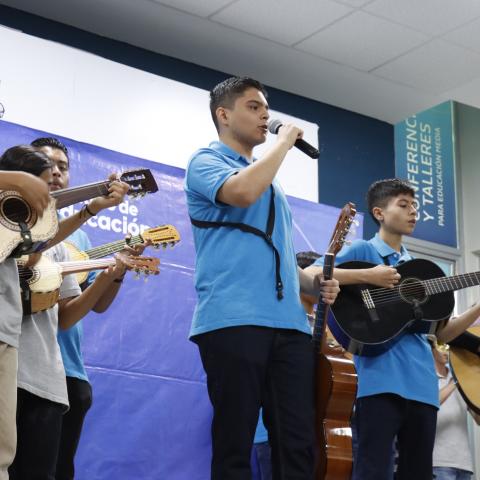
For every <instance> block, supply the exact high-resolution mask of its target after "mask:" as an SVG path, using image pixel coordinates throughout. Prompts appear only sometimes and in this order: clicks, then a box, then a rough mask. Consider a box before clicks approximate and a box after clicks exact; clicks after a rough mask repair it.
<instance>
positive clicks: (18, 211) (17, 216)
mask: <svg viewBox="0 0 480 480" xmlns="http://www.w3.org/2000/svg"><path fill="white" fill-rule="evenodd" d="M2 210H3V214H4V216H5V217H6V218H7V219H8V220H10V221H11V222H12V223H19V222H24V223H28V221H29V220H30V208H29V207H28V205H27V204H26V203H25V202H23V201H22V200H20V199H19V198H7V199H6V200H5V201H4V202H3V205H2Z"/></svg>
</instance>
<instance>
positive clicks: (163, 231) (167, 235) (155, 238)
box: [140, 225, 180, 248]
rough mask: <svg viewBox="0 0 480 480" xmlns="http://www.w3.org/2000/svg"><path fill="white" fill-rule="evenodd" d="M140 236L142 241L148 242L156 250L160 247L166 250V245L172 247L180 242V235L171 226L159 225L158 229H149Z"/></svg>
mask: <svg viewBox="0 0 480 480" xmlns="http://www.w3.org/2000/svg"><path fill="white" fill-rule="evenodd" d="M140 235H141V237H142V238H143V240H144V241H146V240H149V241H150V243H151V244H152V245H153V246H154V247H156V248H158V247H160V245H161V246H162V247H163V248H166V247H167V245H170V246H171V247H173V246H175V244H176V243H178V242H179V241H180V234H179V233H178V231H177V229H176V228H175V227H174V226H173V225H159V226H158V227H153V228H149V229H147V230H144V231H143V232H142V233H141V234H140Z"/></svg>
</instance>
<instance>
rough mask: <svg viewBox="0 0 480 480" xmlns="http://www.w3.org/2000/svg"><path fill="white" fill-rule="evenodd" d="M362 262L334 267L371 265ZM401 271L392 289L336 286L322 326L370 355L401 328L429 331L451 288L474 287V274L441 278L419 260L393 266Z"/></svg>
mask: <svg viewBox="0 0 480 480" xmlns="http://www.w3.org/2000/svg"><path fill="white" fill-rule="evenodd" d="M375 266H376V265H373V264H371V263H367V262H347V263H343V264H341V265H338V267H337V268H351V269H358V268H373V267H375ZM395 268H396V269H397V271H398V273H399V274H400V275H401V279H400V282H399V284H398V285H396V286H395V287H394V288H380V287H376V286H373V285H367V284H357V285H342V288H341V291H340V293H339V295H338V297H337V299H336V300H335V304H334V305H333V306H332V309H331V311H332V313H333V315H330V316H329V319H328V325H329V327H330V330H331V332H332V334H333V335H334V337H335V338H336V340H337V341H338V342H339V343H340V344H341V345H342V347H343V348H345V349H346V350H348V351H349V352H351V353H354V354H356V355H365V356H375V355H379V354H381V353H383V352H385V351H386V350H388V349H389V348H390V347H391V346H392V345H393V344H394V343H395V342H397V341H398V340H399V338H400V335H401V334H402V333H403V332H404V331H407V330H408V331H409V332H413V333H435V330H436V328H437V326H438V322H440V321H443V320H448V319H449V318H450V316H451V314H452V312H453V308H454V306H455V298H454V295H453V292H454V291H455V290H460V289H463V288H467V287H473V286H475V285H480V272H472V273H465V274H460V275H453V276H449V277H446V276H445V274H444V273H443V271H442V269H441V268H440V267H439V266H438V265H436V264H435V263H433V262H431V261H430V260H425V259H415V260H410V261H408V262H405V263H403V264H401V265H398V266H396V267H395Z"/></svg>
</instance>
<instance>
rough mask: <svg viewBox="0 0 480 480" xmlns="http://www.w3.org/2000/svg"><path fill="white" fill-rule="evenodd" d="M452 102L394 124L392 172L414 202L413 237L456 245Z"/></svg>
mask: <svg viewBox="0 0 480 480" xmlns="http://www.w3.org/2000/svg"><path fill="white" fill-rule="evenodd" d="M453 108H454V105H453V102H451V101H448V102H445V103H442V104H440V105H437V106H436V107H433V108H430V109H428V110H425V111H424V112H421V113H417V114H416V115H413V116H411V117H409V118H407V119H406V120H405V121H403V122H400V123H398V124H396V125H395V174H396V176H397V177H399V178H403V179H408V180H409V182H410V184H411V185H412V187H413V188H414V189H415V192H416V193H415V196H416V198H417V201H418V207H419V208H418V216H417V220H418V221H417V226H416V228H415V232H414V234H413V237H415V238H419V239H422V240H429V241H430V242H435V243H440V244H443V245H448V246H451V247H457V246H458V245H457V219H456V218H457V217H456V201H455V195H456V192H455V149H454V126H453Z"/></svg>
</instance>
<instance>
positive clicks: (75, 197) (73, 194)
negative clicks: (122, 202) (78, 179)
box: [50, 181, 110, 208]
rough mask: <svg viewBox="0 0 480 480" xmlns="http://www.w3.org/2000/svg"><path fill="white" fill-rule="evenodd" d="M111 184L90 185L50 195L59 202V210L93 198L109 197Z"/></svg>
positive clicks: (106, 182) (104, 182)
mask: <svg viewBox="0 0 480 480" xmlns="http://www.w3.org/2000/svg"><path fill="white" fill-rule="evenodd" d="M109 184H110V182H109V181H102V182H95V183H89V184H87V185H81V186H79V187H72V188H64V189H63V190H57V191H55V192H52V193H51V194H50V195H51V196H52V197H53V198H55V199H56V200H57V208H63V207H68V206H69V205H73V204H74V203H78V202H83V201H85V200H90V199H91V198H95V197H101V196H104V195H108V186H109Z"/></svg>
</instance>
